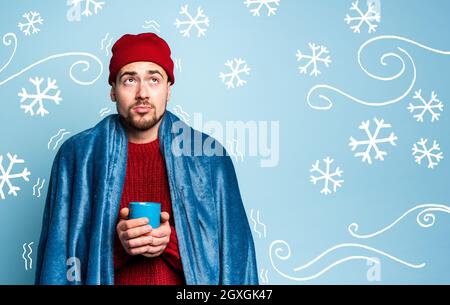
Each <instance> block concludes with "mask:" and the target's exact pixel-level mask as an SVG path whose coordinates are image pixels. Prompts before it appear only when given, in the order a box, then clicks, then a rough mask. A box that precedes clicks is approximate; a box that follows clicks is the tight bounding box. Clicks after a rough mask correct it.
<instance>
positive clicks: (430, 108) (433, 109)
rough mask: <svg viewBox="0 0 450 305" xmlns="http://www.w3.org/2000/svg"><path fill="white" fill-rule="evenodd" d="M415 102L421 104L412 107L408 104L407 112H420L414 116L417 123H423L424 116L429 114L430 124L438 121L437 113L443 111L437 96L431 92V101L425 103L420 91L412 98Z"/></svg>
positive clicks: (442, 105) (438, 114)
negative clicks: (417, 101) (418, 101)
mask: <svg viewBox="0 0 450 305" xmlns="http://www.w3.org/2000/svg"><path fill="white" fill-rule="evenodd" d="M413 98H414V99H416V100H420V101H421V102H422V104H421V105H414V104H412V103H409V106H408V110H409V111H410V112H411V113H412V112H414V111H416V110H419V111H421V112H420V113H419V114H415V115H414V118H415V119H416V120H417V122H423V117H424V115H425V114H426V113H427V112H429V113H430V114H431V122H432V123H433V122H434V121H435V120H436V121H437V120H439V116H440V115H441V114H440V113H439V112H438V111H440V112H442V111H443V110H444V104H443V103H442V102H441V101H440V100H438V99H437V94H436V93H435V92H434V91H433V92H432V93H431V99H430V100H429V101H428V102H427V101H425V99H424V98H423V97H422V89H420V90H418V91H416V93H415V95H414V97H413Z"/></svg>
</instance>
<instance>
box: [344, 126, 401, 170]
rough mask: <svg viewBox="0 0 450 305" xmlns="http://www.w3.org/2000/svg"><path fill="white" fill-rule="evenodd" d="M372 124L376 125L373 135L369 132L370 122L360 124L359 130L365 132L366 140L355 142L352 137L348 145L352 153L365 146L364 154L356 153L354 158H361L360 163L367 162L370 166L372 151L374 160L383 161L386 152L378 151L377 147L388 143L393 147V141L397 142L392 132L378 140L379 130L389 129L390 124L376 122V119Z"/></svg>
mask: <svg viewBox="0 0 450 305" xmlns="http://www.w3.org/2000/svg"><path fill="white" fill-rule="evenodd" d="M374 122H375V124H376V125H377V128H376V129H375V132H374V133H373V134H372V133H371V131H370V121H365V122H362V123H361V125H360V126H359V129H362V130H364V131H365V132H366V134H367V137H368V139H367V140H362V141H357V140H355V139H354V138H353V137H350V143H349V146H351V147H352V151H355V150H356V148H357V147H358V146H360V145H361V146H363V145H367V149H366V150H365V151H364V152H358V153H356V154H355V157H362V161H363V162H365V161H367V162H368V163H369V164H372V158H371V155H370V153H371V151H372V149H373V150H374V151H375V153H376V154H375V159H377V160H381V161H383V160H384V156H385V155H387V152H385V151H382V150H380V149H379V147H378V145H379V144H382V143H387V142H389V143H390V144H391V145H393V146H395V145H396V143H395V141H396V140H398V138H397V137H396V136H395V135H394V133H393V132H392V133H391V134H390V136H389V137H387V138H379V135H380V131H381V129H386V128H391V124H385V123H384V120H383V119H381V120H378V119H377V118H374Z"/></svg>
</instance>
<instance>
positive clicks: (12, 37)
mask: <svg viewBox="0 0 450 305" xmlns="http://www.w3.org/2000/svg"><path fill="white" fill-rule="evenodd" d="M12 43H13V44H14V50H13V52H12V54H11V56H10V57H9V59H8V61H7V63H6V64H5V65H4V66H2V67H1V68H0V73H1V72H2V71H3V70H4V69H5V68H6V67H8V65H9V64H10V63H11V60H12V59H13V57H14V55H15V54H16V50H17V36H16V34H14V33H7V34H5V35H4V36H3V44H4V45H5V46H10V45H11V44H12ZM68 56H86V57H89V58H91V59H93V60H94V61H96V62H97V63H98V64H99V66H100V71H99V73H98V75H97V77H96V78H95V79H93V80H91V81H81V80H79V79H78V78H76V77H75V76H74V75H73V69H74V67H76V66H79V65H84V68H83V70H82V71H83V72H86V71H87V70H89V69H90V67H91V65H90V63H89V61H87V60H78V61H76V62H74V63H73V64H72V65H71V66H70V70H69V75H70V78H71V79H72V80H73V81H74V82H75V83H77V84H79V85H92V84H93V83H95V82H96V81H97V80H98V79H99V78H100V76H101V75H102V73H103V64H102V62H101V61H100V59H98V57H96V56H95V55H93V54H90V53H86V52H67V53H60V54H55V55H51V56H48V57H46V58H44V59H41V60H39V61H37V62H35V63H33V64H31V65H29V66H28V67H25V68H23V69H22V70H21V71H19V72H17V73H16V74H13V75H11V76H10V77H8V78H6V79H4V80H1V81H0V86H2V85H4V84H6V83H7V82H9V81H10V80H12V79H14V78H16V77H17V76H19V75H21V74H23V73H25V72H26V71H28V70H30V69H32V68H33V67H35V66H37V65H39V64H41V63H43V62H46V61H49V60H51V59H54V58H61V57H68Z"/></svg>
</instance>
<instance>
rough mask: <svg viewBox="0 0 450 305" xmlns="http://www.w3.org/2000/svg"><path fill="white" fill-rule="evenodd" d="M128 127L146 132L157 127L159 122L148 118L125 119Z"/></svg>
mask: <svg viewBox="0 0 450 305" xmlns="http://www.w3.org/2000/svg"><path fill="white" fill-rule="evenodd" d="M125 121H126V122H127V123H128V126H129V127H131V128H134V129H137V130H140V131H146V130H149V129H151V128H152V127H153V126H155V125H156V123H157V122H158V120H157V119H156V118H154V117H150V118H146V117H145V116H132V117H128V118H127V119H125Z"/></svg>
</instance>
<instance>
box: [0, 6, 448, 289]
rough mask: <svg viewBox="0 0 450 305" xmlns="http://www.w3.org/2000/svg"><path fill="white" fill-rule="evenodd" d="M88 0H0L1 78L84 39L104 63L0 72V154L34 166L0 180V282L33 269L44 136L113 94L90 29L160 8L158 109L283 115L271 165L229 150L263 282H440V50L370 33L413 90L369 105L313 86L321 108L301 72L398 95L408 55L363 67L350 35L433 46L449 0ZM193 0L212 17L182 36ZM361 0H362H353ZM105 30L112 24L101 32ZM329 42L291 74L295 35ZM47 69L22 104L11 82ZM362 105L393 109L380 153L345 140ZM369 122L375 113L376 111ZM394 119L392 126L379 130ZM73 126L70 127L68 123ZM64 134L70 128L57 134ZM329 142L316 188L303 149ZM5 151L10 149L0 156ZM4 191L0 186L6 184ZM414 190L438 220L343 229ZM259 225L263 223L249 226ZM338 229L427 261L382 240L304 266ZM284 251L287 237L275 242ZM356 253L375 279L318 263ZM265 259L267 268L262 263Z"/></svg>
mask: <svg viewBox="0 0 450 305" xmlns="http://www.w3.org/2000/svg"><path fill="white" fill-rule="evenodd" d="M103 2H105V5H104V7H103V9H101V10H100V11H99V12H98V14H96V15H92V16H89V17H85V16H81V19H80V21H72V22H70V21H68V19H67V18H66V15H67V11H68V10H69V6H68V5H67V1H65V0H62V1H48V0H47V1H43V0H42V1H30V0H15V1H2V2H1V4H0V20H1V21H0V23H1V33H0V34H1V36H2V37H3V36H4V35H5V34H7V33H14V34H15V35H16V36H17V51H16V53H15V55H14V57H13V58H12V60H11V63H10V64H9V65H8V66H7V67H5V69H4V70H3V71H2V72H1V73H0V82H3V81H4V80H6V79H7V78H8V77H10V76H12V75H14V74H16V73H17V72H19V71H21V70H22V69H24V68H26V67H28V66H30V65H32V64H33V63H35V62H37V61H39V60H41V59H44V58H46V57H48V56H51V55H54V54H60V53H65V52H87V53H91V54H92V55H94V56H96V57H98V59H100V60H101V62H102V63H103V73H102V74H101V76H100V78H99V79H98V81H96V82H95V83H93V84H92V85H88V86H83V85H79V84H77V83H75V82H74V81H73V80H72V79H71V78H70V77H69V70H70V66H71V65H72V64H73V63H74V62H76V61H78V60H84V59H87V60H89V59H88V58H86V57H83V56H71V57H63V58H57V59H52V60H49V61H46V62H44V63H42V64H40V65H37V66H35V67H33V68H31V69H29V70H27V71H26V72H24V73H22V74H20V75H18V76H17V77H15V78H12V79H11V80H10V81H8V82H5V83H3V84H2V85H0V97H1V108H0V109H1V110H0V130H1V138H0V139H1V141H0V155H3V157H4V159H5V158H7V157H6V154H7V153H12V154H17V155H18V157H19V158H21V159H24V160H25V165H18V166H17V170H20V171H22V169H23V168H24V167H27V168H28V169H29V170H30V171H31V175H30V181H29V182H25V181H23V180H15V181H14V184H15V185H18V186H20V187H21V190H20V191H18V196H17V197H13V196H10V195H6V199H5V200H0V223H1V226H2V229H1V230H0V242H1V245H2V246H1V250H0V251H1V252H0V284H31V283H33V279H34V270H35V269H34V267H35V266H34V265H32V268H31V269H28V270H26V268H25V261H24V259H23V258H22V255H23V252H24V250H23V248H22V247H23V244H24V243H26V244H28V243H30V242H34V244H33V245H32V246H31V247H32V249H33V252H32V254H30V257H31V258H32V259H33V264H34V260H35V257H36V249H37V243H38V240H39V235H40V228H41V218H42V212H43V208H44V201H45V196H46V189H47V181H48V178H49V173H50V168H51V164H52V161H53V158H54V156H55V154H56V151H57V150H51V149H50V150H49V149H47V143H48V141H49V139H50V138H51V137H52V136H53V135H55V134H56V133H57V131H58V130H59V129H61V128H64V129H66V130H67V131H70V133H71V134H70V135H73V134H76V133H77V132H80V131H82V130H84V129H87V128H90V127H92V126H93V125H95V124H96V123H97V122H98V121H99V120H100V119H101V117H100V115H99V110H100V109H101V108H104V107H109V108H111V109H112V110H114V111H115V108H114V104H112V103H111V102H110V99H109V89H110V87H109V85H108V84H107V77H108V72H107V70H108V64H109V58H110V55H106V52H105V50H101V49H100V46H101V40H102V39H103V38H104V37H105V35H106V33H109V37H113V38H114V41H115V40H116V39H118V38H119V37H120V36H121V35H123V34H125V33H139V32H143V31H147V30H145V29H143V28H142V25H144V22H145V21H146V20H156V21H157V22H158V23H159V24H160V31H161V33H160V35H161V36H162V37H163V38H164V39H166V40H167V42H168V43H169V45H170V46H171V48H172V52H173V57H174V58H180V59H181V65H182V71H179V70H176V71H175V74H176V83H175V85H174V87H173V88H172V90H173V95H172V99H171V101H170V103H169V107H168V108H169V109H173V108H174V106H175V105H181V106H182V107H183V109H184V111H186V112H187V113H190V114H193V113H195V112H197V113H202V115H203V120H204V121H208V120H217V121H220V122H223V123H225V122H226V121H238V120H242V121H244V122H247V121H279V124H280V148H279V149H280V159H279V164H278V165H277V166H276V167H270V168H263V167H260V164H259V160H260V159H259V158H257V157H246V156H244V161H243V162H242V161H239V160H235V161H236V162H235V167H236V171H237V174H238V178H239V182H240V187H241V193H242V196H243V199H244V204H245V208H246V210H247V212H248V215H249V221H250V224H251V226H252V228H253V226H254V225H253V221H252V219H250V214H251V211H252V210H253V216H254V217H256V213H257V211H259V215H260V221H261V222H262V223H264V224H265V225H266V230H267V231H266V232H267V234H266V236H265V237H264V236H261V237H260V235H259V234H258V233H257V232H256V231H254V239H255V243H256V248H257V249H256V250H257V259H258V267H259V272H260V275H261V278H260V282H261V283H269V284H303V283H306V284H329V283H331V284H340V283H358V284H380V283H381V284H391V283H417V284H432V283H433V284H435V283H446V284H449V283H450V260H449V253H450V239H449V235H448V233H449V230H450V215H449V210H448V205H449V201H450V191H449V187H448V183H449V182H448V177H449V170H450V165H449V162H448V160H447V154H448V153H450V141H449V140H450V136H449V132H448V130H449V127H450V118H449V116H450V115H449V114H448V111H449V110H448V109H447V105H448V104H447V103H446V102H448V101H450V86H449V85H448V84H449V79H450V78H449V68H450V56H448V55H443V54H437V53H435V52H430V51H428V50H425V49H423V48H419V47H418V46H415V45H413V44H410V43H405V42H398V41H393V40H390V41H384V42H382V43H381V42H380V43H374V44H373V45H371V46H369V47H368V48H367V50H366V52H365V53H364V56H363V62H364V63H365V64H366V66H367V68H368V69H369V70H370V71H371V72H372V73H376V74H380V75H385V76H389V75H394V74H396V73H397V72H398V71H399V69H400V67H401V66H400V64H399V62H398V61H395V60H392V59H391V60H388V63H390V65H388V66H387V67H383V66H381V65H380V64H379V59H380V56H381V55H382V54H384V53H386V52H397V53H398V50H397V47H402V48H403V49H405V50H406V51H407V52H408V53H409V54H410V55H411V57H412V58H413V60H414V62H415V65H416V68H417V80H416V83H415V85H414V88H413V90H412V91H411V92H410V93H409V94H408V96H407V97H406V98H404V99H403V100H402V101H400V102H399V103H396V104H393V105H389V106H385V107H368V106H363V105H360V104H357V103H353V102H351V101H349V99H347V98H346V97H343V96H341V95H338V94H335V93H330V92H329V91H322V92H321V93H324V94H325V93H326V94H328V95H329V97H330V98H332V99H333V102H334V106H333V108H331V109H330V110H328V111H318V110H315V109H312V108H311V107H309V106H308V103H307V101H306V96H307V93H308V91H309V90H310V88H311V87H313V86H314V85H317V84H329V85H331V86H334V87H337V88H339V89H341V90H343V91H345V92H348V93H349V94H351V95H353V96H355V97H358V98H360V99H363V100H379V101H385V100H389V99H392V98H396V97H399V96H401V95H402V94H403V93H404V92H405V91H406V89H407V88H408V86H409V83H410V80H411V77H412V69H411V66H410V64H408V62H407V63H406V71H405V74H404V75H403V76H402V77H400V78H399V79H397V80H394V81H391V82H381V81H377V80H375V79H373V78H370V77H368V76H367V75H366V74H364V72H363V71H362V70H361V68H360V67H359V65H358V61H357V51H358V49H359V47H360V46H361V45H362V44H363V43H364V42H365V41H367V40H368V39H370V38H373V37H376V36H379V35H397V36H402V37H406V38H409V39H412V40H414V41H417V42H419V43H422V44H424V45H427V46H429V47H432V48H436V49H439V50H450V41H449V40H448V30H449V29H450V19H449V18H448V12H449V11H450V2H449V1H445V0H434V1H419V0H395V1H392V0H390V1H389V0H382V1H381V22H380V24H379V27H378V29H377V31H376V32H375V33H371V34H369V33H367V27H365V26H363V27H362V32H361V34H356V33H353V31H352V30H350V28H349V25H347V24H346V23H345V21H344V17H345V15H346V14H347V13H349V14H350V13H351V12H350V10H349V9H350V6H351V3H352V1H351V0H339V1H336V0H302V1H294V0H281V1H280V5H279V7H278V10H277V12H276V14H275V15H273V16H270V17H268V16H267V14H266V11H265V10H262V11H261V16H259V17H257V16H253V15H252V14H251V13H250V8H247V7H246V5H245V4H244V1H243V0H232V1H218V0H216V1H213V0H209V1H208V0H198V1H197V0H195V1H188V0H185V1H178V0H172V1H149V0H146V1H143V0H142V1H128V0H127V1H125V0H104V1H103ZM184 4H188V5H189V10H190V11H191V12H194V10H196V8H197V6H201V7H202V8H203V9H204V11H205V14H206V16H208V17H209V19H210V26H209V27H208V28H207V32H206V35H205V36H204V37H201V38H198V37H197V35H196V32H195V31H194V32H192V33H191V37H190V38H186V37H182V35H181V34H180V32H179V29H177V28H176V27H175V25H174V22H175V19H176V18H179V19H181V18H183V17H182V16H181V15H179V10H180V7H181V6H182V5H184ZM360 6H361V7H362V8H363V9H364V10H365V9H366V8H367V6H366V1H360ZM30 10H33V11H37V12H39V13H40V14H41V16H42V18H43V19H44V22H43V24H42V25H39V28H40V30H41V31H40V32H39V33H37V34H33V35H30V36H25V35H24V34H23V33H22V32H21V31H20V29H19V28H18V26H17V25H18V23H19V22H23V21H24V19H23V18H22V15H23V13H25V12H28V11H30ZM108 40H109V39H108ZM309 42H315V43H317V44H320V45H325V46H326V47H327V48H328V49H329V51H330V56H331V58H332V63H331V65H330V67H329V68H325V67H324V66H320V70H321V71H322V74H321V75H320V76H318V77H312V76H309V75H304V74H300V73H299V70H298V66H299V63H298V62H297V61H296V57H295V54H296V51H297V49H299V50H302V52H305V53H308V52H309V48H308V43H309ZM12 49H13V48H12V46H9V47H8V46H5V45H0V66H1V67H3V66H4V65H5V64H6V63H7V61H8V59H9V58H10V56H11V54H12ZM233 58H243V59H244V60H246V62H247V64H248V65H249V67H250V68H251V72H250V75H248V76H245V77H244V78H245V79H246V80H247V84H246V85H244V86H242V87H239V88H235V89H227V88H226V86H225V85H224V84H223V83H222V82H221V80H220V79H219V77H218V76H219V73H220V72H226V71H227V70H226V67H225V66H224V63H225V62H226V61H227V60H228V59H233ZM90 63H91V69H90V70H88V71H87V72H83V71H81V68H82V67H81V68H80V67H76V68H75V69H74V75H75V76H76V77H77V78H78V79H80V80H84V81H91V80H93V79H94V78H95V77H96V76H97V75H98V73H99V66H98V64H96V62H95V61H92V60H90ZM36 76H39V77H44V78H45V79H46V78H47V77H51V78H53V79H56V80H57V85H58V87H59V89H60V90H61V96H62V98H63V100H62V101H61V103H60V105H55V104H53V103H52V102H50V103H48V104H47V107H46V108H47V110H49V112H50V113H49V115H47V116H45V117H41V116H37V115H35V116H30V115H29V114H25V113H24V111H23V110H22V109H21V108H20V97H18V93H19V92H21V89H22V88H25V89H27V91H28V92H30V91H31V92H32V91H33V86H32V84H31V83H30V82H29V81H28V79H29V78H30V77H36ZM418 89H422V90H423V95H424V96H425V98H427V99H428V98H429V96H430V93H431V91H433V90H435V91H436V93H437V94H438V97H439V99H440V100H441V101H443V103H444V111H443V112H442V114H441V118H440V120H439V121H437V122H434V123H431V122H430V120H429V117H427V116H426V120H425V122H424V123H418V122H416V120H415V119H414V118H413V117H412V114H411V113H409V111H408V110H407V109H406V108H407V105H408V103H409V102H412V101H413V100H412V97H413V95H414V91H415V90H418ZM374 117H377V118H383V119H384V120H385V121H386V122H387V123H390V124H392V131H393V132H395V134H396V136H397V137H398V138H399V139H398V141H397V146H390V145H385V146H383V148H385V150H386V151H387V152H388V155H387V156H386V158H385V161H382V162H381V161H374V163H373V164H372V165H368V164H367V163H363V162H361V159H360V158H355V157H354V152H352V151H351V149H350V147H349V146H348V143H349V138H350V136H353V137H355V138H356V139H364V134H363V132H362V131H361V130H359V129H358V126H359V124H360V123H361V122H362V121H365V120H372V119H373V118H374ZM371 122H372V125H371V126H372V128H373V124H374V123H373V121H371ZM389 133H390V131H389ZM70 135H69V136H70ZM421 137H424V138H428V139H429V140H430V141H432V140H434V139H435V140H437V142H438V143H439V144H440V146H441V150H442V151H443V152H444V159H443V160H442V161H441V162H440V163H439V165H438V166H437V167H435V168H434V169H428V168H427V166H426V164H422V165H420V166H419V165H417V164H416V163H415V162H414V158H413V156H412V154H411V149H412V145H413V144H414V143H415V142H416V141H418V140H419V139H420V138H421ZM65 139H67V136H66V137H65ZM327 156H330V157H332V158H334V160H335V163H334V165H335V166H339V167H340V168H341V169H342V170H343V171H344V173H343V179H344V180H345V182H344V183H343V186H342V188H339V189H338V190H337V192H336V193H332V194H331V195H327V196H325V195H323V194H321V193H320V189H321V187H320V186H319V185H313V184H312V183H311V182H310V181H309V180H310V172H309V170H310V169H311V166H312V164H313V163H314V162H315V161H316V160H322V159H323V158H325V157H327ZM3 164H4V166H7V162H6V160H4V162H3ZM38 177H39V178H41V179H42V178H45V179H46V184H45V185H44V188H43V189H42V194H41V197H39V198H38V197H36V196H33V186H34V185H35V184H36V181H37V178H38ZM4 191H5V193H7V191H8V189H7V187H6V186H5V187H4ZM420 204H443V205H446V206H447V212H445V211H443V212H436V213H435V216H436V223H435V224H434V225H433V226H431V227H429V228H422V227H421V226H419V225H418V223H417V222H416V215H417V212H415V213H411V214H409V215H408V216H407V217H405V218H404V219H403V220H401V221H400V222H399V223H398V224H397V225H396V226H394V227H393V228H392V229H390V230H388V231H386V232H385V233H383V234H381V235H379V236H376V237H373V238H370V239H357V238H354V237H352V236H351V235H350V234H349V232H348V231H347V227H348V225H349V224H351V223H353V222H356V223H358V224H359V225H360V233H361V234H364V233H372V232H375V231H377V230H380V229H382V228H384V227H386V226H387V225H389V224H390V223H392V222H393V221H394V220H396V219H397V218H398V217H400V216H401V215H402V214H403V213H405V212H406V211H407V210H409V209H411V208H413V207H415V206H418V205H420ZM255 227H256V230H258V232H261V229H262V226H261V225H257V226H255ZM276 240H283V241H285V242H286V243H288V244H289V246H290V250H291V253H290V254H291V255H290V257H289V258H288V259H286V260H281V259H277V258H275V259H274V260H273V262H272V261H271V260H270V258H269V248H270V245H271V244H272V242H274V241H276ZM343 243H358V244H363V245H366V246H370V247H373V248H376V249H379V250H381V251H385V252H386V253H388V254H390V255H392V256H395V257H397V258H399V259H402V260H404V261H406V262H409V263H412V264H421V263H425V264H426V265H425V266H424V267H423V268H410V267H408V266H406V265H404V264H401V263H399V262H397V261H394V260H392V259H390V258H388V257H386V256H383V255H379V254H377V253H374V252H372V251H367V250H363V249H355V248H353V249H346V250H343V249H341V250H337V251H332V252H330V253H328V255H327V256H325V257H324V258H323V259H322V260H319V261H317V262H315V263H314V264H312V265H311V266H309V267H308V268H305V269H304V270H302V271H294V270H293V269H294V268H296V267H299V266H301V265H304V264H306V263H308V262H310V261H312V260H313V259H314V258H316V257H317V256H318V255H320V254H321V253H323V252H324V251H326V250H327V249H330V248H331V247H333V246H335V245H339V244H343ZM284 254H286V252H284ZM355 255H365V256H369V257H377V258H379V260H380V263H381V265H380V266H379V270H381V274H380V278H379V281H370V280H369V279H368V277H367V273H368V271H369V269H370V268H371V266H368V264H367V263H366V261H365V260H348V261H345V262H343V263H342V264H339V265H337V266H335V267H334V268H331V269H330V270H328V271H327V272H324V273H322V274H320V275H318V276H315V275H317V274H318V273H319V272H320V271H321V270H324V269H325V268H326V267H327V266H329V265H331V264H332V263H334V262H337V261H339V260H342V259H345V258H346V257H350V256H355ZM275 267H276V268H277V269H278V270H280V271H282V272H283V273H284V274H286V275H288V276H290V277H295V278H301V277H308V276H312V277H314V279H311V280H308V281H296V280H293V279H289V278H288V277H286V276H283V275H282V274H281V273H279V272H277V271H276V269H275ZM265 275H267V277H266V276H265Z"/></svg>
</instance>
